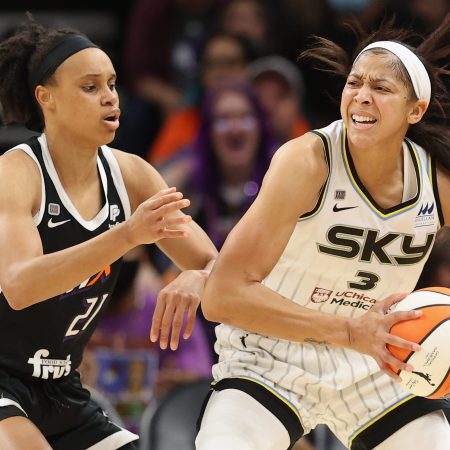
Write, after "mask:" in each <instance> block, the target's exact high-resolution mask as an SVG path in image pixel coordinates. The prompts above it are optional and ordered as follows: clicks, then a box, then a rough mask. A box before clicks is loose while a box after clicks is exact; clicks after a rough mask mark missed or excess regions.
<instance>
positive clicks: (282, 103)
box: [253, 72, 300, 142]
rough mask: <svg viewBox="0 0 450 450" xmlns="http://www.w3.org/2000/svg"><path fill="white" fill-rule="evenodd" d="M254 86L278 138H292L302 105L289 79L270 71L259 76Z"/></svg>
mask: <svg viewBox="0 0 450 450" xmlns="http://www.w3.org/2000/svg"><path fill="white" fill-rule="evenodd" d="M253 87H254V88H255V91H256V93H257V95H258V97H259V99H260V101H261V104H262V107H263V109H264V112H265V113H266V115H267V117H268V119H269V122H270V125H271V127H272V130H273V132H274V133H275V135H276V136H277V138H278V139H279V140H280V141H282V142H284V141H285V140H287V139H290V138H291V137H292V135H291V133H292V129H293V127H294V123H295V120H296V119H297V117H298V116H299V114H300V107H299V99H298V96H297V94H296V93H295V92H293V89H292V87H291V86H290V85H289V83H288V81H287V80H286V79H284V78H283V77H281V76H280V75H278V74H276V73H271V72H268V73H266V74H263V75H260V76H259V77H257V78H256V79H255V80H254V81H253Z"/></svg>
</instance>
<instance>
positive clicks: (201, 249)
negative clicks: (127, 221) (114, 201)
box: [114, 150, 217, 350]
mask: <svg viewBox="0 0 450 450" xmlns="http://www.w3.org/2000/svg"><path fill="white" fill-rule="evenodd" d="M114 154H115V156H116V158H117V160H118V161H119V165H120V168H121V171H122V175H123V178H124V182H125V186H126V188H127V192H128V196H129V199H130V203H131V210H132V211H134V210H135V209H136V208H137V207H138V206H139V205H140V204H141V203H142V202H143V201H145V200H146V199H147V198H149V197H151V196H152V195H154V194H155V193H156V192H158V191H160V190H161V189H165V188H167V183H166V182H165V181H164V179H163V178H162V176H161V175H160V174H159V173H158V171H157V170H156V169H155V168H153V167H152V166H151V165H150V164H148V163H147V162H146V161H144V160H143V159H142V158H140V157H138V156H136V155H132V154H129V153H124V152H121V151H118V150H114ZM180 214H183V213H182V212H181V211H178V212H177V213H174V215H180ZM177 227H179V228H183V229H185V230H187V232H188V236H187V237H183V238H180V239H172V240H170V239H161V240H160V241H159V243H158V247H159V248H160V249H161V250H162V251H163V252H164V253H165V254H166V255H167V256H168V257H169V258H170V259H171V260H172V261H173V263H174V264H175V265H176V266H177V267H178V268H180V269H181V270H182V272H181V273H180V274H179V275H178V277H177V278H176V279H175V280H173V281H172V282H171V283H169V284H168V285H167V286H165V287H164V288H163V289H162V290H161V291H160V292H159V294H158V301H157V305H156V308H155V312H154V314H153V319H152V326H151V331H150V339H151V341H153V342H156V341H157V340H158V337H159V341H160V346H161V348H163V349H165V348H167V346H168V343H169V337H170V348H171V349H172V350H176V349H177V348H178V342H179V338H180V334H181V329H182V326H183V323H184V317H185V316H186V315H187V318H186V325H185V328H184V331H183V338H184V339H187V338H189V336H190V335H191V333H192V330H193V327H194V322H195V316H196V311H197V308H198V306H199V304H200V301H201V298H202V294H203V288H204V285H205V282H206V278H207V277H208V275H209V272H210V270H211V268H212V265H213V264H214V261H215V259H216V257H217V250H216V248H215V246H214V244H213V243H212V242H211V240H210V239H209V237H208V235H207V234H206V233H205V232H204V231H203V230H202V229H201V228H200V227H199V226H198V225H197V224H196V223H195V222H194V221H190V222H188V223H185V224H183V225H178V226H171V228H177Z"/></svg>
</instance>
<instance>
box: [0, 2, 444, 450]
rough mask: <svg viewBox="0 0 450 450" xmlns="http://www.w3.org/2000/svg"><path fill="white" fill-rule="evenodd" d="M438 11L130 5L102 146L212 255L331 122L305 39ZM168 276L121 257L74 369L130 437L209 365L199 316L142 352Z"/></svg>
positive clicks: (430, 25) (135, 258)
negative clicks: (179, 216)
mask: <svg viewBox="0 0 450 450" xmlns="http://www.w3.org/2000/svg"><path fill="white" fill-rule="evenodd" d="M29 10H30V11H31V12H33V13H35V15H36V17H39V15H38V12H39V11H38V10H35V9H34V7H30V8H29ZM448 11H449V2H448V1H447V0H409V1H404V0H276V1H275V0H265V1H264V0H134V1H133V2H130V3H129V9H128V10H127V11H126V15H125V17H122V18H121V19H122V21H121V23H122V26H121V27H120V30H118V33H119V35H118V36H115V37H116V41H115V42H117V44H118V46H117V47H116V48H115V49H114V50H115V53H114V52H113V62H114V63H115V66H116V69H117V70H118V73H119V79H118V90H119V94H120V98H121V109H122V115H121V126H120V128H119V130H118V132H117V135H116V138H115V140H114V141H113V142H112V143H111V146H113V147H116V148H119V149H121V150H125V151H127V152H131V153H135V154H138V155H140V156H141V157H142V158H144V159H146V160H148V161H149V162H150V163H151V164H153V165H154V166H155V167H157V168H158V170H159V171H160V172H161V174H162V175H163V176H164V177H165V179H166V180H167V182H168V184H169V185H170V186H177V188H178V190H180V191H182V192H183V193H184V194H185V196H186V197H188V198H190V199H191V206H190V207H189V210H188V211H187V213H189V214H191V215H192V216H193V218H194V219H195V220H196V221H197V222H198V223H199V224H200V225H201V226H202V227H203V228H204V229H205V231H206V232H207V233H208V234H209V236H210V237H211V239H212V240H213V242H214V243H215V244H216V246H217V247H218V248H219V249H220V247H221V245H222V244H223V242H224V240H225V238H226V236H227V234H228V233H229V231H230V230H231V228H232V227H233V226H234V224H235V223H236V222H237V221H238V220H239V219H240V217H241V216H242V215H243V214H244V212H245V211H246V210H247V208H248V207H249V205H250V204H251V203H252V201H253V200H254V198H255V197H256V195H257V193H258V190H259V188H260V185H261V181H262V178H263V176H264V173H265V171H266V169H267V168H268V164H269V162H270V159H271V157H272V155H273V153H274V152H275V151H276V149H277V148H278V147H279V146H280V145H282V144H283V143H284V142H286V141H287V140H289V139H292V138H295V137H297V136H300V135H302V134H304V133H305V132H307V131H308V130H311V129H313V128H318V127H321V126H324V125H326V124H328V123H329V122H331V121H332V120H335V119H336V118H337V117H338V116H339V108H338V104H339V99H338V94H337V93H338V92H339V91H340V88H341V86H342V83H343V81H344V80H340V79H335V80H334V79H333V78H331V79H330V77H329V75H327V74H321V72H318V71H313V70H312V69H310V68H306V67H301V66H300V65H299V64H298V63H297V60H296V59H297V55H298V54H299V53H300V51H302V50H303V49H304V48H305V47H306V46H307V44H308V42H309V40H310V39H311V38H312V37H313V36H314V35H319V36H323V37H326V38H330V39H332V40H334V41H335V42H337V43H340V44H341V45H342V46H343V47H344V48H346V49H348V50H350V51H352V49H353V48H352V45H353V43H354V36H353V34H352V31H351V29H350V28H349V27H348V26H346V23H347V21H348V20H350V19H352V18H356V19H357V20H358V21H359V23H360V24H361V25H362V26H363V27H364V28H365V29H371V28H376V27H377V24H378V23H379V22H380V21H381V20H382V19H383V18H384V17H386V16H390V15H392V14H395V16H396V20H397V22H398V23H399V24H400V25H404V26H410V27H413V28H414V30H416V31H417V32H418V33H421V32H429V31H432V30H433V29H434V27H436V25H437V24H438V23H439V22H440V20H441V18H442V17H443V16H444V15H445V13H446V12H448ZM17 12H19V11H17ZM121 13H123V11H121ZM66 18H67V23H68V24H69V25H70V14H69V13H67V16H66ZM74 25H76V26H77V27H78V28H80V29H81V31H84V30H83V29H82V27H79V26H78V24H74ZM90 37H91V38H92V40H94V41H95V40H96V36H95V35H92V33H90ZM101 40H102V38H101V36H100V35H99V36H98V41H100V42H98V43H99V44H100V45H102V44H103V43H102V42H101ZM114 59H115V60H114ZM3 133H4V130H0V145H2V148H1V150H2V151H4V150H6V148H5V145H6V144H4V141H2V136H4V134H3ZM20 137H21V136H20V134H18V135H17V140H21V139H20ZM8 144H9V143H8ZM440 234H441V236H440V237H439V239H438V240H437V245H436V247H435V249H434V250H433V252H432V253H431V257H430V261H429V263H428V264H427V266H426V269H425V271H424V274H423V276H422V278H421V280H420V281H419V285H420V287H423V286H431V285H441V286H447V287H450V251H449V250H450V240H449V238H448V236H447V233H446V232H445V231H444V232H441V233H440ZM176 275H177V268H176V267H173V266H172V264H171V263H170V261H169V260H168V259H167V258H166V257H165V256H164V254H162V253H161V252H159V250H158V249H157V247H156V246H152V247H149V248H146V247H142V248H137V249H135V250H133V252H132V253H130V254H129V255H127V257H126V258H125V262H124V267H123V270H122V274H121V276H120V279H119V282H118V286H117V288H116V291H115V294H114V297H113V298H112V299H111V301H110V303H109V309H108V310H107V312H106V314H105V316H104V317H103V319H102V321H101V323H100V325H99V327H98V330H97V332H96V333H95V335H94V337H93V340H92V342H91V345H90V347H89V351H88V352H87V354H86V358H85V360H84V362H83V365H82V367H81V370H82V374H83V379H84V382H85V383H86V384H88V385H91V386H92V387H93V388H95V389H97V390H99V391H101V392H102V393H103V394H104V395H106V396H107V397H108V398H109V399H110V401H111V402H112V403H113V404H114V406H116V408H117V410H118V411H119V413H120V414H121V416H122V417H123V418H124V421H125V424H126V425H127V426H128V428H130V429H131V430H132V431H133V430H137V426H138V421H139V418H140V417H141V415H142V412H143V411H144V409H145V407H146V406H147V405H148V404H149V402H150V401H151V399H152V398H154V397H161V396H163V395H164V394H166V393H167V392H168V391H169V390H170V389H171V388H173V387H174V386H176V385H177V384H180V383H183V382H187V381H190V380H194V379H197V378H208V377H209V376H210V369H211V365H212V364H213V363H214V362H215V360H216V354H215V352H214V348H213V344H214V325H215V324H213V323H209V322H207V321H206V320H205V319H204V318H203V316H202V314H201V311H199V313H198V320H197V322H196V327H195V330H194V333H193V336H192V337H191V338H190V339H189V340H187V341H183V342H182V343H181V345H180V347H179V349H178V350H177V351H175V352H173V351H171V350H164V351H163V350H160V349H158V348H156V347H155V346H154V344H151V343H150V341H149V328H150V322H151V317H152V312H153V309H154V307H155V304H156V298H157V294H158V291H159V290H160V289H161V288H162V287H163V286H164V285H165V284H166V283H167V282H169V281H171V280H172V279H173V278H174V277H175V276H176ZM313 440H314V436H313V437H312V439H311V442H306V441H305V442H302V443H300V444H298V448H299V449H300V448H304V449H306V448H311V447H310V444H311V445H313ZM333 445H337V444H333V443H331V441H330V443H329V446H328V447H327V448H329V449H331V448H338V447H337V446H336V447H332V446H333ZM302 446H303V447H302Z"/></svg>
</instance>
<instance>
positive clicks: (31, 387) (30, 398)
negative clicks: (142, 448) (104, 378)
mask: <svg viewBox="0 0 450 450" xmlns="http://www.w3.org/2000/svg"><path fill="white" fill-rule="evenodd" d="M14 416H23V417H27V418H28V419H30V420H31V421H32V422H33V423H34V424H35V425H36V426H37V427H38V428H39V430H40V431H41V432H42V434H43V435H44V436H45V438H46V439H47V441H48V442H49V444H50V445H51V447H52V448H53V449H54V450H86V449H89V447H91V446H93V445H95V444H98V443H99V442H100V441H102V444H101V447H98V448H99V449H100V448H101V449H102V450H103V449H104V450H115V449H119V448H120V447H122V446H124V445H125V444H127V443H129V442H131V441H134V440H136V439H138V436H137V435H135V434H133V433H131V432H129V431H127V430H124V429H123V428H121V427H119V426H118V425H115V424H114V423H112V422H110V420H109V419H108V417H107V415H106V413H105V412H104V411H103V410H102V409H101V408H100V407H99V406H98V405H97V403H95V402H94V401H93V400H92V399H91V396H90V393H89V391H88V390H87V389H84V388H83V387H82V385H81V382H80V376H79V374H78V373H77V372H73V373H72V374H70V375H69V376H67V377H65V378H61V379H56V380H53V379H52V380H42V379H36V380H28V379H27V380H23V379H21V378H17V377H14V376H10V375H9V374H8V373H6V372H5V371H4V370H2V369H0V420H3V419H6V418H8V417H14Z"/></svg>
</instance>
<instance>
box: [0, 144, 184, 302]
mask: <svg viewBox="0 0 450 450" xmlns="http://www.w3.org/2000/svg"><path fill="white" fill-rule="evenodd" d="M40 198H41V179H40V174H39V171H38V168H37V166H36V164H35V163H34V162H33V161H32V160H31V158H30V157H29V156H27V155H26V154H24V153H23V152H21V151H13V152H10V153H7V154H5V155H3V156H1V157H0V248H1V251H0V287H1V290H2V291H3V294H4V295H5V297H6V299H7V301H8V303H9V304H10V306H11V307H12V308H13V309H23V308H26V307H28V306H30V305H33V304H34V303H38V302H41V301H44V300H46V299H48V298H51V297H53V296H55V295H58V294H60V293H62V292H66V291H68V290H70V289H72V288H73V287H74V286H76V285H77V284H80V283H82V282H83V281H84V280H85V279H87V278H89V277H90V276H91V275H93V274H95V273H98V272H100V271H101V270H103V269H104V268H105V267H107V266H108V265H109V264H111V263H113V262H114V261H116V260H117V259H119V258H120V257H121V256H122V255H124V254H125V253H126V252H127V251H128V250H130V249H131V248H133V247H135V246H136V245H139V244H141V243H152V242H155V241H157V240H159V239H161V238H164V237H183V236H185V235H186V232H185V231H182V230H167V229H164V227H163V222H162V221H161V217H162V216H164V215H167V214H169V213H172V212H173V211H176V210H179V209H180V208H181V207H184V206H185V205H184V203H183V202H184V200H181V194H180V193H177V192H174V191H173V190H166V191H163V192H159V193H157V194H156V195H154V196H153V197H151V198H149V199H148V200H146V201H145V202H144V203H142V205H140V207H139V208H138V210H137V211H136V212H135V213H134V214H133V216H132V217H131V218H130V219H129V220H127V221H125V222H123V223H121V224H119V225H118V226H116V227H114V228H112V229H110V230H108V231H106V232H105V233H102V234H101V235H99V236H97V237H95V238H93V239H90V240H88V241H86V242H83V243H81V244H78V245H75V246H73V247H70V248H67V249H64V250H61V251H58V252H55V253H50V254H45V255H44V254H43V248H42V243H41V239H40V235H39V233H38V230H37V227H36V225H35V223H34V220H33V215H34V214H36V212H37V211H38V209H39V206H40ZM183 205H184V206H183ZM180 220H183V219H180Z"/></svg>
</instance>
